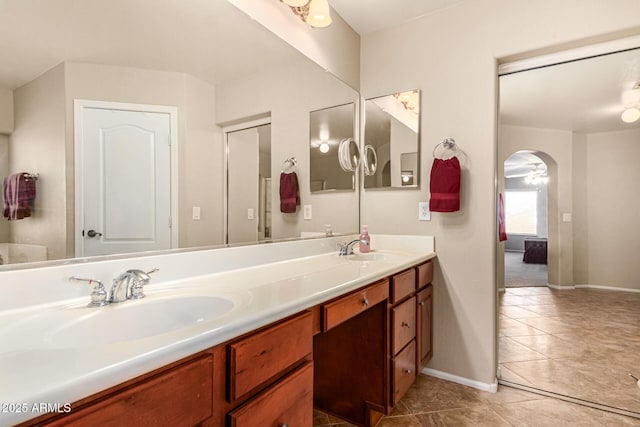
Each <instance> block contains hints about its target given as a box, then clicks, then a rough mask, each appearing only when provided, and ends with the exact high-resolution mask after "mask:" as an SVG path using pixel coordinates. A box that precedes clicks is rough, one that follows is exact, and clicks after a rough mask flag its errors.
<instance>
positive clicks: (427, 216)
mask: <svg viewBox="0 0 640 427" xmlns="http://www.w3.org/2000/svg"><path fill="white" fill-rule="evenodd" d="M418 220H419V221H431V211H429V202H419V203H418Z"/></svg>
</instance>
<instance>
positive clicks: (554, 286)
mask: <svg viewBox="0 0 640 427" xmlns="http://www.w3.org/2000/svg"><path fill="white" fill-rule="evenodd" d="M547 286H548V287H550V288H551V289H555V290H557V291H572V290H574V289H575V288H576V287H575V286H574V285H567V286H560V285H552V284H551V283H547Z"/></svg>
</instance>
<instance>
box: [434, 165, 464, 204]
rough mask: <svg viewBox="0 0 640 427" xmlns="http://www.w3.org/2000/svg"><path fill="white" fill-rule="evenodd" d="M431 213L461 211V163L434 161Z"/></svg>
mask: <svg viewBox="0 0 640 427" xmlns="http://www.w3.org/2000/svg"><path fill="white" fill-rule="evenodd" d="M430 187H431V199H430V200H429V210H430V211H431V212H455V211H458V210H460V161H459V160H458V158H457V157H452V158H450V159H446V160H443V159H433V165H432V166H431V184H430Z"/></svg>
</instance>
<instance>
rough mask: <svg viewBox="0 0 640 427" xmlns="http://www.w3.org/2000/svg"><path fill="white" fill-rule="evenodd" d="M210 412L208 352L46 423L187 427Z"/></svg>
mask: <svg viewBox="0 0 640 427" xmlns="http://www.w3.org/2000/svg"><path fill="white" fill-rule="evenodd" d="M212 414H213V356H211V355H208V356H205V357H203V358H201V359H197V360H195V361H192V362H187V363H185V364H184V365H182V366H179V367H176V368H174V369H172V370H171V371H169V372H168V373H164V374H160V375H158V376H156V377H153V378H151V379H148V380H145V381H142V382H141V383H140V384H136V385H133V386H132V387H130V388H128V389H125V390H124V391H122V392H118V393H115V394H113V395H111V396H109V397H107V398H106V399H104V400H100V401H98V402H96V403H94V404H91V405H90V406H88V407H85V408H81V409H78V410H74V411H73V412H71V413H69V414H68V415H67V416H65V417H64V418H60V419H57V420H55V421H53V422H51V423H48V424H46V425H47V426H56V427H58V426H59V427H62V426H65V427H68V426H72V427H76V426H77V427H79V426H101V427H110V426H112V427H121V426H157V427H162V426H167V427H180V426H185V427H190V426H193V425H196V424H198V423H200V422H202V421H204V420H205V419H207V418H209V417H211V416H212ZM40 425H42V424H40Z"/></svg>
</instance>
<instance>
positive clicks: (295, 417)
mask: <svg viewBox="0 0 640 427" xmlns="http://www.w3.org/2000/svg"><path fill="white" fill-rule="evenodd" d="M229 422H230V425H231V427H257V426H260V427H282V426H288V427H296V426H300V427H306V426H309V427H310V426H312V425H313V362H307V363H306V364H305V365H303V366H302V367H301V368H299V369H297V370H296V371H294V372H293V373H291V374H290V375H288V376H287V377H286V378H284V379H283V380H281V381H279V382H278V383H276V384H275V385H273V386H271V387H270V388H268V389H267V390H266V391H264V392H262V393H260V394H259V395H258V396H256V397H254V398H253V399H251V400H249V401H248V402H247V403H245V404H244V405H242V406H240V407H239V408H238V409H236V410H234V411H232V412H231V413H230V414H229Z"/></svg>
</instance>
